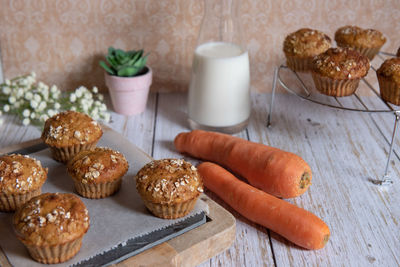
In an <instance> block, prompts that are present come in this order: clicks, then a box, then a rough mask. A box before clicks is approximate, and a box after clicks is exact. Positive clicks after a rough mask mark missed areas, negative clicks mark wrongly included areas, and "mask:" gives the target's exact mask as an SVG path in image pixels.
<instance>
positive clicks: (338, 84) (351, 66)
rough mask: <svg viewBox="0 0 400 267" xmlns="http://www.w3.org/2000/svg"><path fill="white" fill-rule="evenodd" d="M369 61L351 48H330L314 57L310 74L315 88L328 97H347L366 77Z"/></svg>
mask: <svg viewBox="0 0 400 267" xmlns="http://www.w3.org/2000/svg"><path fill="white" fill-rule="evenodd" d="M369 68H370V64H369V60H368V58H367V57H366V56H363V55H361V54H360V53H359V52H357V51H356V50H353V49H351V48H341V47H339V48H330V49H328V50H327V51H326V52H324V53H322V54H320V55H318V56H316V57H315V58H314V60H313V70H312V72H311V74H312V78H313V80H314V84H315V87H316V88H317V90H318V91H319V92H321V93H322V94H325V95H329V96H338V97H339V96H348V95H351V94H353V93H354V92H355V91H356V90H357V87H358V84H359V82H360V79H361V78H362V77H364V76H366V75H367V73H368V70H369Z"/></svg>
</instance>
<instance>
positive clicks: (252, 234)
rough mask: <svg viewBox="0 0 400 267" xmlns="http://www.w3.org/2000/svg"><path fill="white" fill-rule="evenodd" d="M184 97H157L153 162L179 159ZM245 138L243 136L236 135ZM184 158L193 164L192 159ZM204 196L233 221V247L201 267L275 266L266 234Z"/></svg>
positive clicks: (183, 95) (183, 122)
mask: <svg viewBox="0 0 400 267" xmlns="http://www.w3.org/2000/svg"><path fill="white" fill-rule="evenodd" d="M186 106H187V105H186V95H185V94H159V99H158V110H157V121H156V130H155V142H154V153H153V157H154V158H166V157H179V158H182V155H181V154H179V153H177V151H176V150H175V149H174V146H173V143H172V141H173V139H174V138H175V136H176V135H177V134H178V133H179V132H182V131H189V128H188V124H187V115H186ZM238 136H241V137H243V138H246V132H245V131H243V132H241V133H239V134H238ZM183 158H185V159H188V160H189V161H191V162H193V163H196V162H198V161H197V160H195V159H192V158H190V157H187V156H183ZM206 194H207V195H208V196H210V197H211V198H212V199H213V200H215V201H216V202H217V203H218V204H220V205H222V206H223V207H224V208H226V209H228V211H230V212H231V213H232V214H233V215H234V216H235V217H236V240H235V242H234V244H233V246H232V247H231V248H230V249H228V250H226V251H225V252H223V253H221V254H219V255H218V256H216V257H214V258H212V259H211V260H209V261H206V262H204V263H203V264H202V265H200V266H220V265H223V266H274V261H273V256H272V251H271V248H270V243H269V237H268V233H267V231H266V230H265V229H263V228H262V227H259V226H257V225H255V224H253V223H251V222H249V221H248V220H246V219H245V218H243V217H242V216H241V215H239V214H238V213H236V212H235V211H233V210H232V209H231V208H229V207H228V206H227V205H226V204H225V203H223V202H222V201H221V200H220V199H219V198H217V197H216V196H215V195H214V194H212V193H211V192H209V191H206Z"/></svg>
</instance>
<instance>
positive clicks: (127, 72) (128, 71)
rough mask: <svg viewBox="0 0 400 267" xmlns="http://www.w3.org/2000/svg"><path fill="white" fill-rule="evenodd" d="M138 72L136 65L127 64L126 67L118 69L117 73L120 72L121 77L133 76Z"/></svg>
mask: <svg viewBox="0 0 400 267" xmlns="http://www.w3.org/2000/svg"><path fill="white" fill-rule="evenodd" d="M136 73H137V69H136V68H135V67H132V66H126V67H123V68H121V69H120V70H119V71H118V73H117V74H118V76H121V77H132V76H134V75H135V74H136Z"/></svg>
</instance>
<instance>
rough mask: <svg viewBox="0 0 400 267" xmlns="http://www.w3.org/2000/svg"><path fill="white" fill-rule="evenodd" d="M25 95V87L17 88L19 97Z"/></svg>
mask: <svg viewBox="0 0 400 267" xmlns="http://www.w3.org/2000/svg"><path fill="white" fill-rule="evenodd" d="M23 95H24V89H22V88H18V90H17V98H20V97H22V96H23Z"/></svg>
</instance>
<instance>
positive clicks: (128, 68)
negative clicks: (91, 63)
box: [99, 46, 149, 77]
mask: <svg viewBox="0 0 400 267" xmlns="http://www.w3.org/2000/svg"><path fill="white" fill-rule="evenodd" d="M148 56H149V54H147V55H145V56H144V51H143V49H141V50H129V51H124V50H121V49H115V48H114V47H112V46H110V47H109V48H108V55H107V56H106V60H107V62H108V65H107V64H106V63H105V62H104V61H100V62H99V63H100V66H101V67H103V68H104V69H105V70H106V71H107V72H108V73H109V74H111V75H117V76H121V77H133V76H135V75H140V74H141V71H142V70H143V68H144V67H145V66H146V63H147V58H148Z"/></svg>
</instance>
